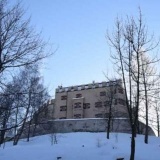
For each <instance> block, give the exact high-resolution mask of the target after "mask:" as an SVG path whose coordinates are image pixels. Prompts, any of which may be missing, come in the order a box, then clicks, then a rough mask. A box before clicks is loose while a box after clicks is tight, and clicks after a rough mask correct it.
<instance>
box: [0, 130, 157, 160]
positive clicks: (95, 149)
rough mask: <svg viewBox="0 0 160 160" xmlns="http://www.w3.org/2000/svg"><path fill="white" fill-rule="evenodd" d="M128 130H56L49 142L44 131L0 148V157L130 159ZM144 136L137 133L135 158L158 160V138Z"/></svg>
mask: <svg viewBox="0 0 160 160" xmlns="http://www.w3.org/2000/svg"><path fill="white" fill-rule="evenodd" d="M130 136H131V135H130V134H124V133H112V134H111V135H110V139H109V140H107V139H106V133H104V132H102V133H87V132H76V133H64V134H57V139H58V144H53V145H51V136H50V135H43V136H37V137H34V138H31V140H30V142H26V139H22V140H21V141H20V142H19V144H18V145H17V146H12V142H8V143H6V144H5V148H4V149H3V147H1V148H0V160H57V157H62V159H61V160H116V158H118V157H119V158H120V157H124V158H125V160H128V159H129V155H130ZM143 141H144V136H143V135H138V136H137V137H136V155H135V160H160V138H158V137H154V136H150V137H149V144H145V143H144V142H143Z"/></svg>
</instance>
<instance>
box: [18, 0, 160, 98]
mask: <svg viewBox="0 0 160 160" xmlns="http://www.w3.org/2000/svg"><path fill="white" fill-rule="evenodd" d="M15 1H16V0H15ZM23 4H24V6H25V8H28V9H27V15H29V16H30V15H31V24H32V25H33V26H35V27H36V29H37V30H42V36H43V37H44V39H45V40H48V39H50V40H49V41H50V43H52V44H54V46H55V48H56V47H57V46H59V48H58V50H57V52H56V53H55V54H54V55H53V57H51V58H49V59H48V60H47V62H46V63H45V68H46V69H45V70H44V71H43V73H44V81H45V84H46V85H47V86H49V89H50V93H51V94H52V95H53V96H54V92H55V88H56V87H57V86H58V85H63V86H71V85H79V84H85V83H91V82H92V81H93V80H94V81H96V82H101V81H105V80H106V78H105V76H104V74H103V72H107V71H112V68H113V67H112V65H111V62H110V57H109V55H110V53H109V47H108V45H107V42H106V38H105V35H106V30H107V29H110V30H111V29H112V28H113V26H114V21H115V18H116V16H117V15H119V16H122V17H124V16H125V15H126V14H128V15H135V16H136V15H137V14H138V7H139V6H140V7H141V10H142V13H143V14H144V16H145V17H144V19H145V21H146V23H147V25H148V28H149V30H150V31H151V32H154V33H155V35H156V36H159V35H160V31H159V30H160V16H159V15H160V9H159V7H160V1H159V0H152V1H151V0H23ZM53 50H54V49H53Z"/></svg>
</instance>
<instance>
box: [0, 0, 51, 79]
mask: <svg viewBox="0 0 160 160" xmlns="http://www.w3.org/2000/svg"><path fill="white" fill-rule="evenodd" d="M24 14H25V12H24V10H23V9H22V7H21V4H20V3H17V4H15V5H9V1H7V0H1V1H0V75H1V77H2V75H3V76H6V72H8V71H10V70H11V69H12V70H13V68H19V67H21V66H25V65H30V64H33V63H35V62H37V61H40V60H42V59H43V58H45V57H48V56H49V55H51V54H49V53H46V51H45V48H46V43H45V42H44V41H43V40H42V38H41V35H40V33H36V31H35V30H34V28H33V27H31V26H30V19H27V20H24Z"/></svg>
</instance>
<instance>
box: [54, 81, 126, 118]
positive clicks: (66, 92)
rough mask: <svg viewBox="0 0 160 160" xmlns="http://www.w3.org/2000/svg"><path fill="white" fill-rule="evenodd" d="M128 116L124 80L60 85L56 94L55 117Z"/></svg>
mask: <svg viewBox="0 0 160 160" xmlns="http://www.w3.org/2000/svg"><path fill="white" fill-rule="evenodd" d="M110 109H112V116H113V117H114V118H116V117H126V116H127V115H128V114H127V109H126V105H125V94H124V89H123V86H122V80H121V79H118V80H115V81H109V82H101V83H95V82H93V83H91V84H85V85H77V86H71V87H62V86H59V87H58V88H57V89H56V94H55V107H54V118H55V119H81V118H108V115H109V111H110Z"/></svg>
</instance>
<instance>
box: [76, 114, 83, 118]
mask: <svg viewBox="0 0 160 160" xmlns="http://www.w3.org/2000/svg"><path fill="white" fill-rule="evenodd" d="M74 118H82V115H81V114H75V115H74Z"/></svg>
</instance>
